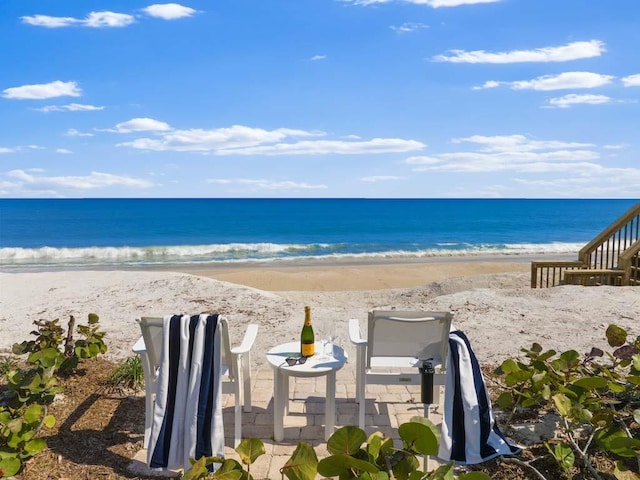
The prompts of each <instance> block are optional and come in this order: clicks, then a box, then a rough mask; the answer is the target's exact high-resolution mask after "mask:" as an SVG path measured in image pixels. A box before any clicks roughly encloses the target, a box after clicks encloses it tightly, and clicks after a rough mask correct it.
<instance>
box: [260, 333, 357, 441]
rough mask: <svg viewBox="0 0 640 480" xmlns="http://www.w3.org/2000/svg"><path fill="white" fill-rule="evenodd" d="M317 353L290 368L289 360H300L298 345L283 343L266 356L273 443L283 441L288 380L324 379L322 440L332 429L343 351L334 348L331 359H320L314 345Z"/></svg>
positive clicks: (318, 347)
mask: <svg viewBox="0 0 640 480" xmlns="http://www.w3.org/2000/svg"><path fill="white" fill-rule="evenodd" d="M315 349H316V352H318V353H316V354H315V355H313V356H312V357H308V358H307V361H306V362H305V363H304V364H299V363H296V364H295V365H292V366H289V365H288V364H287V362H286V361H285V359H286V358H288V357H293V358H298V357H300V342H289V343H283V344H282V345H278V346H276V347H273V348H272V349H271V350H269V351H268V352H267V361H268V362H269V364H270V365H271V367H272V368H273V439H274V440H275V441H276V442H280V441H282V439H283V438H284V415H285V410H286V411H287V413H288V410H289V377H321V376H323V375H325V376H326V377H327V393H326V398H325V413H324V416H325V420H324V421H325V427H324V437H325V440H328V439H329V437H330V436H331V434H332V433H333V429H334V427H335V420H336V372H337V371H338V370H340V369H341V368H342V367H343V366H344V364H345V363H346V361H347V356H346V355H345V352H344V349H343V348H342V347H340V346H338V345H334V346H333V357H331V356H326V357H325V356H323V354H322V345H321V344H320V343H319V342H316V348H315Z"/></svg>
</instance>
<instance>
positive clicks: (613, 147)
mask: <svg viewBox="0 0 640 480" xmlns="http://www.w3.org/2000/svg"><path fill="white" fill-rule="evenodd" d="M627 147H628V145H627V144H625V143H621V144H611V145H603V146H602V148H606V149H607V150H622V149H623V148H627Z"/></svg>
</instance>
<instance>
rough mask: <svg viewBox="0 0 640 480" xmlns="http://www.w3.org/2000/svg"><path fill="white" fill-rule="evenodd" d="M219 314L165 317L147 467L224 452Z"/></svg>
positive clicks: (183, 463) (173, 465)
mask: <svg viewBox="0 0 640 480" xmlns="http://www.w3.org/2000/svg"><path fill="white" fill-rule="evenodd" d="M220 348H221V347H220V328H218V315H194V316H188V315H173V316H166V317H164V327H163V339H162V352H161V355H160V369H159V373H158V382H157V388H156V401H155V408H154V412H153V423H152V426H151V438H150V439H149V447H148V451H147V463H148V465H149V467H151V468H152V469H157V470H178V469H181V468H184V469H185V470H187V469H188V468H190V467H191V464H190V462H189V458H190V457H193V458H196V459H198V458H200V457H202V456H205V455H206V456H211V455H219V456H223V455H224V427H223V423H222V403H221V395H220V393H221V387H222V385H221V381H222V379H221V366H220V363H221V349H220Z"/></svg>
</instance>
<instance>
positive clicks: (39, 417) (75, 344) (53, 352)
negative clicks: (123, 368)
mask: <svg viewBox="0 0 640 480" xmlns="http://www.w3.org/2000/svg"><path fill="white" fill-rule="evenodd" d="M98 321H99V319H98V316H97V315H95V314H93V313H92V314H89V317H88V324H87V325H79V326H78V327H77V333H78V334H79V335H80V337H81V338H80V339H78V340H74V338H73V330H74V328H73V327H74V325H75V319H74V318H73V316H72V317H71V318H70V320H69V324H68V329H67V332H65V331H64V329H63V328H62V327H60V326H59V325H58V322H59V320H58V319H56V320H51V321H45V320H39V321H36V322H34V324H35V325H36V326H37V330H34V331H32V332H31V334H32V335H35V337H36V338H35V339H34V340H29V341H24V342H22V343H19V344H18V343H16V344H14V345H13V353H14V354H16V355H24V354H28V357H27V360H26V366H25V367H24V368H18V363H17V362H3V376H4V378H5V379H6V382H7V388H8V395H6V398H5V399H4V401H3V404H2V405H0V476H2V477H9V476H12V475H15V474H16V473H18V472H19V471H20V469H21V468H22V465H23V463H24V462H25V461H26V460H27V459H29V458H31V457H32V456H34V455H36V454H37V453H39V452H41V451H42V450H43V449H44V448H45V447H46V443H45V441H44V440H43V439H41V438H38V437H37V435H38V433H39V432H40V430H41V429H42V428H43V427H47V428H51V427H53V425H54V424H55V421H56V420H55V418H54V417H53V415H50V414H48V413H47V406H48V405H50V404H51V402H53V399H54V398H55V395H56V394H57V393H60V392H61V391H62V389H61V387H60V386H59V383H58V375H59V374H60V373H66V374H69V373H71V372H72V371H73V369H75V368H76V367H77V366H78V363H79V361H80V359H87V358H94V357H97V356H98V355H99V354H101V353H104V352H106V351H107V347H106V345H105V343H104V341H103V337H104V333H103V332H100V331H99V330H98ZM5 367H6V368H5Z"/></svg>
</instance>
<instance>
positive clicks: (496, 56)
mask: <svg viewBox="0 0 640 480" xmlns="http://www.w3.org/2000/svg"><path fill="white" fill-rule="evenodd" d="M604 45H605V44H604V42H602V41H600V40H590V41H588V42H572V43H568V44H567V45H562V46H559V47H543V48H536V49H533V50H512V51H510V52H495V53H494V52H487V51H485V50H474V51H470V52H467V51H465V50H449V51H448V52H447V53H445V54H441V55H436V56H435V57H433V60H435V61H437V62H451V63H523V62H567V61H570V60H577V59H580V58H591V57H599V56H600V55H602V53H604V52H605V51H606V49H605V46H604Z"/></svg>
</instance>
